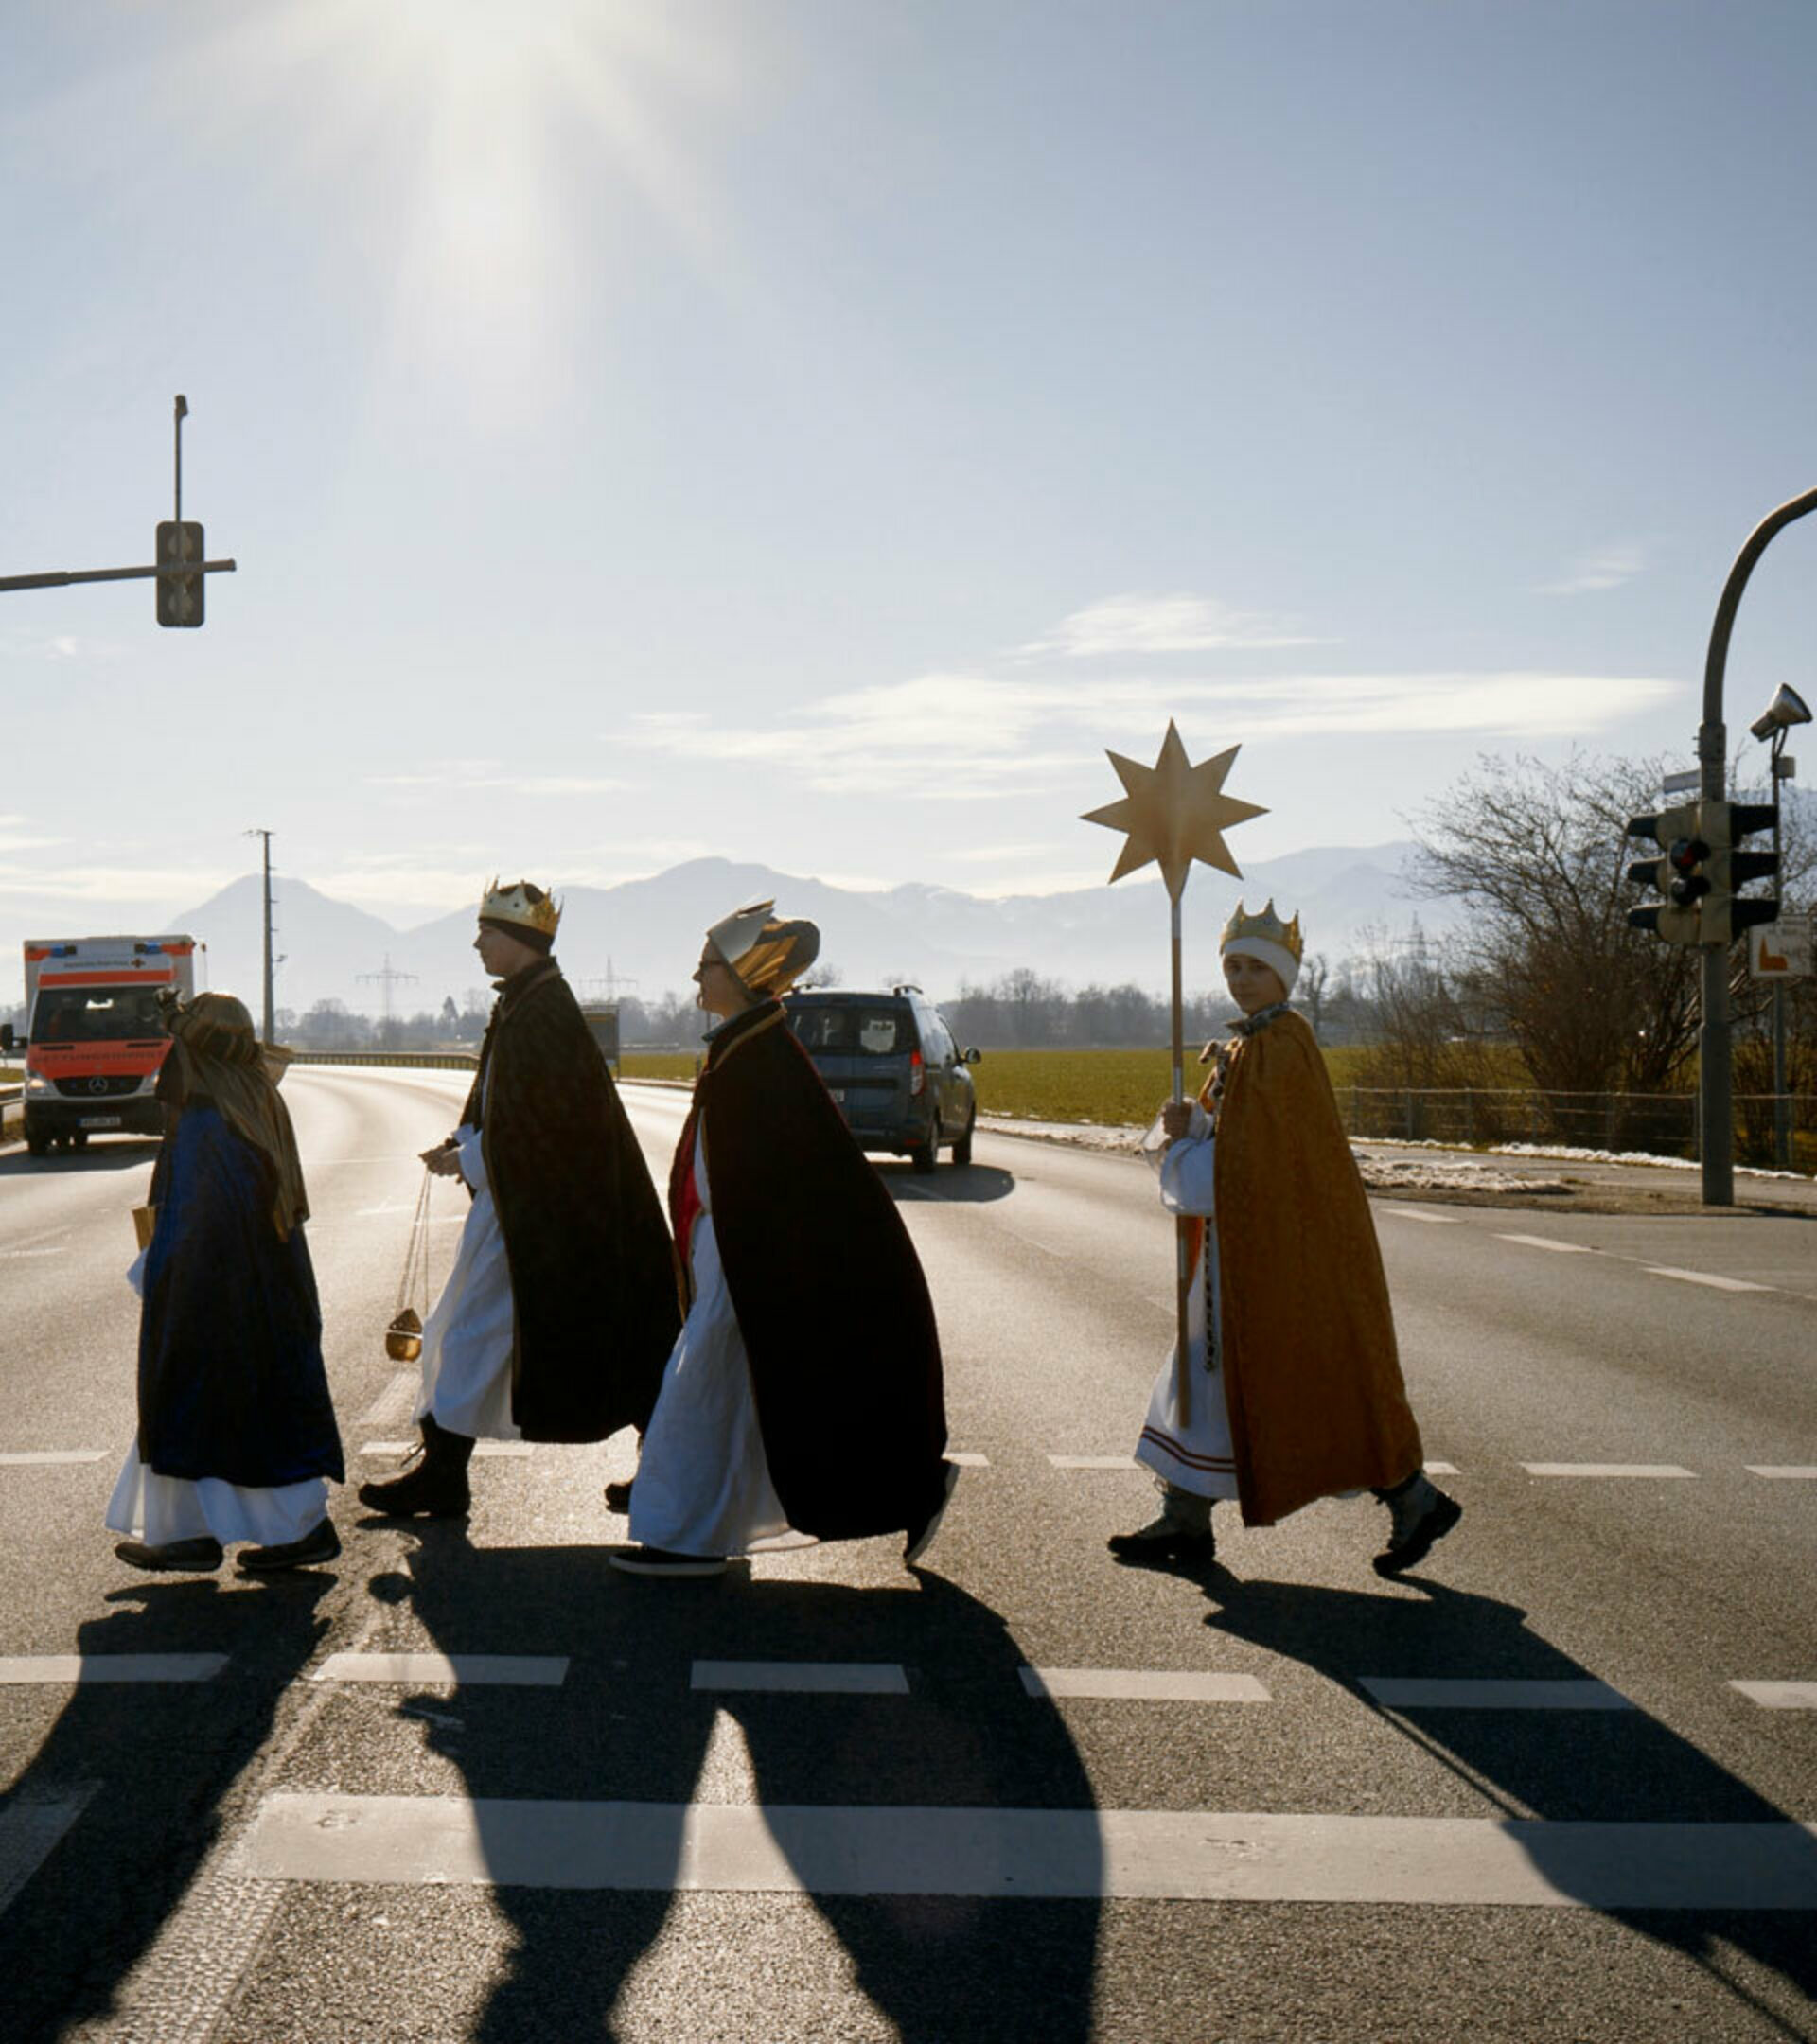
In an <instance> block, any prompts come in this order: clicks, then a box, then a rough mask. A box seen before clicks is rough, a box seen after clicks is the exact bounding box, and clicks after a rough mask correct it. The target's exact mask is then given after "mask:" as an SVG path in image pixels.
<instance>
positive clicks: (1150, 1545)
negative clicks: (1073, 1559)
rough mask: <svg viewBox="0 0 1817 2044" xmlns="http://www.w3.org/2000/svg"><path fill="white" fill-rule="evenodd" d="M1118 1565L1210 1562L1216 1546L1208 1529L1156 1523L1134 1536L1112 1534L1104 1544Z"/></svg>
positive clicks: (1139, 1529) (1140, 1527)
mask: <svg viewBox="0 0 1817 2044" xmlns="http://www.w3.org/2000/svg"><path fill="white" fill-rule="evenodd" d="M1104 1545H1105V1546H1106V1547H1108V1548H1109V1549H1110V1551H1111V1553H1112V1554H1114V1555H1115V1556H1116V1557H1117V1559H1118V1560H1120V1561H1132V1562H1136V1563H1138V1564H1147V1563H1151V1562H1152V1563H1155V1564H1156V1565H1159V1564H1161V1563H1163V1562H1168V1561H1210V1560H1213V1559H1216V1556H1217V1552H1218V1543H1217V1542H1216V1540H1215V1539H1214V1538H1213V1537H1212V1533H1211V1529H1210V1527H1209V1526H1205V1527H1197V1526H1183V1525H1178V1524H1172V1523H1169V1522H1166V1521H1164V1520H1161V1519H1156V1520H1155V1521H1154V1522H1153V1523H1152V1524H1148V1525H1145V1526H1138V1528H1137V1529H1136V1531H1135V1532H1134V1533H1113V1534H1112V1535H1111V1536H1110V1538H1109V1539H1108V1540H1107V1541H1106V1542H1104Z"/></svg>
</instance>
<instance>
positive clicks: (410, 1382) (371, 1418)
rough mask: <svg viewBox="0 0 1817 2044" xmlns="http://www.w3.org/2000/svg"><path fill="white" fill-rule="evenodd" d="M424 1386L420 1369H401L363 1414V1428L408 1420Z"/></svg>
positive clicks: (361, 1420)
mask: <svg viewBox="0 0 1817 2044" xmlns="http://www.w3.org/2000/svg"><path fill="white" fill-rule="evenodd" d="M422 1386H423V1376H422V1372H421V1371H420V1370H414V1369H403V1370H399V1371H398V1372H397V1375H396V1376H394V1377H393V1378H392V1379H391V1381H390V1382H389V1383H387V1384H386V1385H385V1388H384V1389H383V1390H382V1391H381V1392H379V1396H378V1397H377V1398H376V1399H374V1400H373V1401H372V1403H371V1404H370V1405H368V1406H367V1407H366V1409H365V1411H364V1412H363V1413H362V1415H361V1418H360V1425H361V1428H362V1431H363V1430H364V1429H366V1428H378V1427H388V1426H397V1425H399V1424H401V1423H402V1422H403V1421H405V1420H407V1419H408V1418H410V1416H411V1414H412V1412H413V1411H414V1410H415V1405H416V1399H417V1396H418V1394H419V1393H420V1392H421V1390H422Z"/></svg>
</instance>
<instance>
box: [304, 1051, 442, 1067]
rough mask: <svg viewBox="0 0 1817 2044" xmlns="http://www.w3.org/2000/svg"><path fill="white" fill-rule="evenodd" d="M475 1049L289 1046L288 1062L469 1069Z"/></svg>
mask: <svg viewBox="0 0 1817 2044" xmlns="http://www.w3.org/2000/svg"><path fill="white" fill-rule="evenodd" d="M479 1062H480V1054H479V1052H478V1051H477V1050H292V1051H291V1064H292V1065H402V1066H408V1067H411V1068H413V1069H415V1070H417V1071H472V1070H474V1069H476V1068H477V1066H478V1065H479Z"/></svg>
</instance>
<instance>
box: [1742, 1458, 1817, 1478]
mask: <svg viewBox="0 0 1817 2044" xmlns="http://www.w3.org/2000/svg"><path fill="white" fill-rule="evenodd" d="M1745 1467H1746V1469H1747V1471H1748V1474H1749V1475H1750V1476H1790V1477H1794V1478H1796V1477H1801V1476H1802V1477H1804V1478H1806V1479H1807V1480H1808V1479H1810V1478H1812V1477H1817V1463H1813V1462H1777V1463H1775V1462H1749V1463H1747V1464H1746V1465H1745Z"/></svg>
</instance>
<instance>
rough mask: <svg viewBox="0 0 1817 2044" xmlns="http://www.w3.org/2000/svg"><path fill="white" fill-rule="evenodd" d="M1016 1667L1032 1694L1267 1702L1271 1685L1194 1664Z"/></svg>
mask: <svg viewBox="0 0 1817 2044" xmlns="http://www.w3.org/2000/svg"><path fill="white" fill-rule="evenodd" d="M1016 1673H1017V1674H1018V1675H1019V1676H1020V1677H1021V1678H1022V1686H1023V1688H1024V1689H1026V1690H1027V1691H1028V1693H1029V1694H1030V1695H1031V1696H1032V1697H1061V1698H1065V1697H1109V1698H1115V1699H1117V1700H1120V1701H1124V1702H1144V1703H1267V1702H1269V1701H1271V1700H1272V1699H1271V1698H1270V1696H1269V1694H1268V1690H1267V1688H1266V1686H1265V1685H1264V1684H1263V1683H1261V1682H1259V1681H1258V1680H1257V1679H1256V1677H1255V1676H1253V1675H1217V1674H1209V1673H1197V1672H1194V1671H1193V1670H1191V1669H1189V1668H1067V1667H1040V1668H1037V1667H1023V1668H1018V1669H1017V1670H1016Z"/></svg>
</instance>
